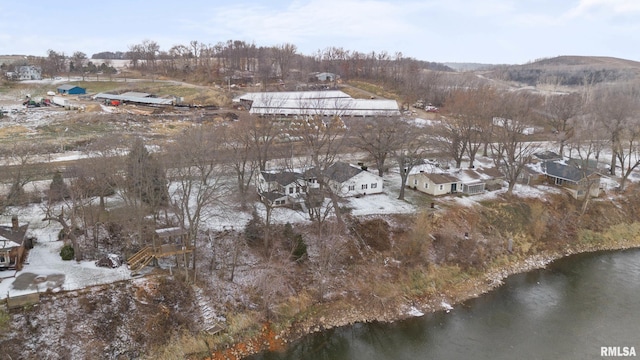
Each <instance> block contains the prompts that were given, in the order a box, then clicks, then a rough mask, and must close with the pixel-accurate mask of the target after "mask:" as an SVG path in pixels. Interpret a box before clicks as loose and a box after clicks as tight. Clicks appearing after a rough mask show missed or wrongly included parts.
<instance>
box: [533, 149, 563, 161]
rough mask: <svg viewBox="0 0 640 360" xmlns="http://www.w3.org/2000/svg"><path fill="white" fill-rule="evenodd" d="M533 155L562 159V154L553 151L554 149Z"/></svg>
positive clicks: (542, 157)
mask: <svg viewBox="0 0 640 360" xmlns="http://www.w3.org/2000/svg"><path fill="white" fill-rule="evenodd" d="M533 156H535V157H537V158H538V159H540V160H562V156H560V155H559V154H557V153H555V152H553V151H548V150H547V151H542V152H538V153H535V154H533Z"/></svg>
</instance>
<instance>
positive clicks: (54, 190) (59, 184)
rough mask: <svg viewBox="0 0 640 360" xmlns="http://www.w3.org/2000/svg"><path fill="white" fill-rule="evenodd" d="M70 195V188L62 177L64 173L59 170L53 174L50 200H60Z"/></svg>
mask: <svg viewBox="0 0 640 360" xmlns="http://www.w3.org/2000/svg"><path fill="white" fill-rule="evenodd" d="M68 196H69V188H68V187H67V184H66V183H65V182H64V179H63V178H62V173H61V172H60V171H59V170H58V171H56V172H55V174H53V180H51V184H50V185H49V200H50V201H60V200H63V199H65V198H67V197H68Z"/></svg>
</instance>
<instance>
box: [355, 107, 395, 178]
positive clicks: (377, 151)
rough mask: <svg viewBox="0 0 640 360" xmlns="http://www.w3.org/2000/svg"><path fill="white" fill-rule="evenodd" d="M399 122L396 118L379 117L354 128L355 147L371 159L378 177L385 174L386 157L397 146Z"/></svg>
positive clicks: (362, 122)
mask: <svg viewBox="0 0 640 360" xmlns="http://www.w3.org/2000/svg"><path fill="white" fill-rule="evenodd" d="M401 122H402V120H400V119H399V118H397V117H386V116H381V117H375V118H373V119H371V120H362V121H360V122H359V123H357V124H356V126H355V130H354V134H353V136H354V137H355V139H356V142H355V146H356V147H357V148H358V149H360V150H362V151H365V152H366V153H367V154H368V155H369V157H370V158H371V159H373V161H374V162H375V164H376V169H378V175H379V176H382V175H383V174H384V173H385V171H386V168H385V162H386V161H387V157H388V156H389V154H390V153H391V152H392V151H393V150H394V149H395V148H397V146H398V140H399V135H400V132H399V131H398V127H399V126H400V127H401V126H402V124H401Z"/></svg>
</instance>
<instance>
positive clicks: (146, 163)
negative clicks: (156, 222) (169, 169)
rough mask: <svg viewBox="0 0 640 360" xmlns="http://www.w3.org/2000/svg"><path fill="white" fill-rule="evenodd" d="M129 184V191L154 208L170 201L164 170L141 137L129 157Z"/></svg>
mask: <svg viewBox="0 0 640 360" xmlns="http://www.w3.org/2000/svg"><path fill="white" fill-rule="evenodd" d="M127 185H128V190H129V191H131V192H132V193H133V194H134V195H135V196H137V197H139V198H140V200H142V201H143V202H144V203H146V204H147V205H149V206H151V208H152V209H154V210H155V209H158V208H159V207H161V206H165V205H167V203H168V199H169V195H168V190H167V178H166V176H165V173H164V170H163V169H162V167H161V166H160V163H159V162H158V161H157V160H156V159H155V158H154V157H153V156H152V155H151V154H150V153H149V151H148V150H147V149H146V147H145V146H144V142H143V141H142V139H140V138H138V139H136V141H135V142H134V144H133V146H132V148H131V150H130V151H129V156H128V157H127Z"/></svg>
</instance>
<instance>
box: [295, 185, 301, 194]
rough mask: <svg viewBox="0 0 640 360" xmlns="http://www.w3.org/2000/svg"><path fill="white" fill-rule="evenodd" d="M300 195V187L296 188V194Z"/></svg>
mask: <svg viewBox="0 0 640 360" xmlns="http://www.w3.org/2000/svg"><path fill="white" fill-rule="evenodd" d="M299 193H300V186H296V194H299Z"/></svg>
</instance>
